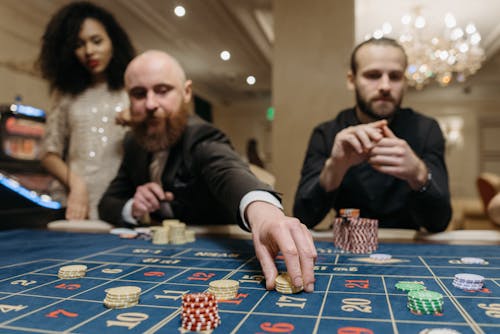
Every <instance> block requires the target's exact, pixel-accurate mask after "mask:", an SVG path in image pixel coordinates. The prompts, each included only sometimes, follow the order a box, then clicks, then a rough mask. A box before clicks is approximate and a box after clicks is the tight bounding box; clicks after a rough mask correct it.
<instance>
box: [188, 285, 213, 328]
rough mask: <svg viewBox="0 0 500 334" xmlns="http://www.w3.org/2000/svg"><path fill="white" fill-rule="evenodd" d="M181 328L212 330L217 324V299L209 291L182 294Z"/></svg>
mask: <svg viewBox="0 0 500 334" xmlns="http://www.w3.org/2000/svg"><path fill="white" fill-rule="evenodd" d="M181 321H182V328H184V329H186V330H189V331H193V332H199V331H206V330H212V329H214V328H216V327H217V326H219V324H220V317H219V309H218V305H217V299H216V298H215V296H214V295H213V294H211V293H205V292H203V293H189V294H185V295H183V296H182V314H181Z"/></svg>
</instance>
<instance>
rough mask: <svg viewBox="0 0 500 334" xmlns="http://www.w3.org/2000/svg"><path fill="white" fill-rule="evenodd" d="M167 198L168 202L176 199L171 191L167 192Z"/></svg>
mask: <svg viewBox="0 0 500 334" xmlns="http://www.w3.org/2000/svg"><path fill="white" fill-rule="evenodd" d="M165 200H166V201H168V202H172V201H173V200H174V194H173V193H172V192H170V191H166V192H165Z"/></svg>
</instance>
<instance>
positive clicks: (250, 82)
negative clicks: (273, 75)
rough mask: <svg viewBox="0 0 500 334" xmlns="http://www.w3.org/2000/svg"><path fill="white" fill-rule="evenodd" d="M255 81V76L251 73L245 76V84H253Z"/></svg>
mask: <svg viewBox="0 0 500 334" xmlns="http://www.w3.org/2000/svg"><path fill="white" fill-rule="evenodd" d="M255 81H256V80H255V77H254V76H253V75H249V76H248V77H247V84H249V85H250V86H251V85H254V84H255Z"/></svg>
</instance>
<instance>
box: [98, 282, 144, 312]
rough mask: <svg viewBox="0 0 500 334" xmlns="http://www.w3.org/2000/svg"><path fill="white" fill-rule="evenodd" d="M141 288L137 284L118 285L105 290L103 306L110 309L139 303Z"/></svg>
mask: <svg viewBox="0 0 500 334" xmlns="http://www.w3.org/2000/svg"><path fill="white" fill-rule="evenodd" d="M140 296H141V288H139V287H137V286H120V287H115V288H110V289H107V290H106V298H105V299H104V306H106V307H107V308H111V309H122V308H127V307H132V306H135V305H137V304H139V297H140Z"/></svg>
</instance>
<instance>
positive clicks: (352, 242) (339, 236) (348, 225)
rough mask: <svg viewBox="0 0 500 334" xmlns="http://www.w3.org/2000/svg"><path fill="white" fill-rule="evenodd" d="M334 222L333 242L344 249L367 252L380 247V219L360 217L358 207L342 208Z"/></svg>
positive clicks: (346, 250) (360, 252)
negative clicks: (339, 215)
mask: <svg viewBox="0 0 500 334" xmlns="http://www.w3.org/2000/svg"><path fill="white" fill-rule="evenodd" d="M340 214H341V217H337V218H335V221H334V224H333V242H334V244H335V247H337V248H339V249H340V250H342V251H345V252H350V253H354V254H366V253H371V252H373V251H375V250H376V249H377V247H378V220H377V219H368V218H360V217H359V210H358V209H342V210H340Z"/></svg>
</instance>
